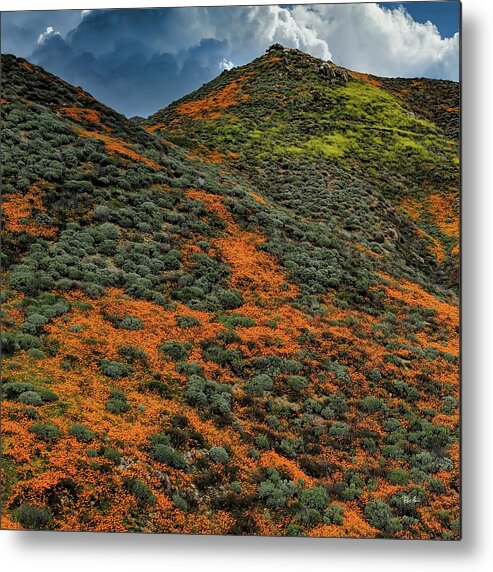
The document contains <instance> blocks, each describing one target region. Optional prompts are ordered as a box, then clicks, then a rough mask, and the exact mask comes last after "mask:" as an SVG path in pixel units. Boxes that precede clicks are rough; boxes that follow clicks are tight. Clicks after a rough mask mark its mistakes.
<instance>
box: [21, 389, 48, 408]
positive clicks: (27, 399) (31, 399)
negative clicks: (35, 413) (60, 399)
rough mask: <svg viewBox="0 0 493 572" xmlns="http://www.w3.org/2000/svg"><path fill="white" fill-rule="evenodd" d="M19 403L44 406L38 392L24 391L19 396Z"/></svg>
mask: <svg viewBox="0 0 493 572" xmlns="http://www.w3.org/2000/svg"><path fill="white" fill-rule="evenodd" d="M19 401H20V402H21V403H24V404H25V405H42V404H43V400H42V399H41V395H39V393H37V392H36V391H24V393H21V394H20V395H19Z"/></svg>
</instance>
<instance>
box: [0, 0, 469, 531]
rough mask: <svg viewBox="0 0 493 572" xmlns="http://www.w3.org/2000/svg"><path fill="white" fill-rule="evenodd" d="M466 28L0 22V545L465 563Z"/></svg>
mask: <svg viewBox="0 0 493 572" xmlns="http://www.w3.org/2000/svg"><path fill="white" fill-rule="evenodd" d="M459 19H460V4H459V3H457V2H420V3H406V2H404V3H403V4H399V5H397V4H338V5H331V4H325V5H317V4H313V5H299V6H296V5H289V6H285V5H283V6H277V5H274V6H241V7H240V6H230V7H215V8H207V7H203V8H163V9H135V10H133V9H125V10H104V9H101V10H83V11H80V10H71V11H58V12H10V13H2V56H1V113H2V123H1V139H2V179H1V186H2V197H3V203H2V223H3V248H2V257H3V258H2V262H3V268H4V274H3V276H2V278H3V288H2V302H3V314H2V318H3V331H2V354H3V355H2V357H3V379H2V451H3V453H2V485H3V486H2V495H3V496H2V527H3V528H5V529H16V530H24V529H29V530H31V529H32V530H52V531H68V530H70V531H92V532H152V533H181V534H229V535H270V536H307V537H350V538H399V539H434V540H457V539H459V538H460V496H459V492H460V490H459V489H460V486H459V485H460V480H459V475H460V471H459V469H460V464H459V403H460V400H459V389H460V383H459V380H460V376H459V298H458V297H459V246H460V240H459V199H460V177H459V156H460V154H459V151H460V137H459V128H460V110H459V108H460V86H459V83H458V79H459V23H460V22H459Z"/></svg>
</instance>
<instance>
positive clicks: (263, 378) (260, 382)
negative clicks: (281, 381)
mask: <svg viewBox="0 0 493 572" xmlns="http://www.w3.org/2000/svg"><path fill="white" fill-rule="evenodd" d="M273 386H274V382H273V381H272V378H271V377H270V376H269V375H266V374H259V375H255V376H253V377H251V378H250V379H249V380H248V381H247V386H246V387H247V391H248V393H250V394H252V395H258V396H261V395H263V394H264V392H265V391H270V390H271V389H272V387H273Z"/></svg>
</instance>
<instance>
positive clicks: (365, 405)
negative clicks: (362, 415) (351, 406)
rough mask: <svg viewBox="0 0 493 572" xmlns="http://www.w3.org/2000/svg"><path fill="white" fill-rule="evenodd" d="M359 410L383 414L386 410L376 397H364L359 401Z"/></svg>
mask: <svg viewBox="0 0 493 572" xmlns="http://www.w3.org/2000/svg"><path fill="white" fill-rule="evenodd" d="M360 407H361V409H363V410H365V411H368V413H384V412H385V411H386V410H387V406H386V405H385V403H384V402H383V401H382V400H381V399H378V398H377V397H372V396H371V395H368V396H366V397H365V398H364V399H362V400H361V401H360Z"/></svg>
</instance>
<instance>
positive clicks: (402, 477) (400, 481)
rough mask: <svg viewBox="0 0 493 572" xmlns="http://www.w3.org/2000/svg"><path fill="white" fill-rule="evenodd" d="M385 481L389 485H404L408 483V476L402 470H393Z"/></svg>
mask: <svg viewBox="0 0 493 572" xmlns="http://www.w3.org/2000/svg"><path fill="white" fill-rule="evenodd" d="M387 480H388V481H389V483H390V484H391V485H406V484H407V483H408V482H409V475H408V473H407V471H405V470H404V469H401V468H398V469H393V470H392V471H390V472H389V473H388V474H387Z"/></svg>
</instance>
